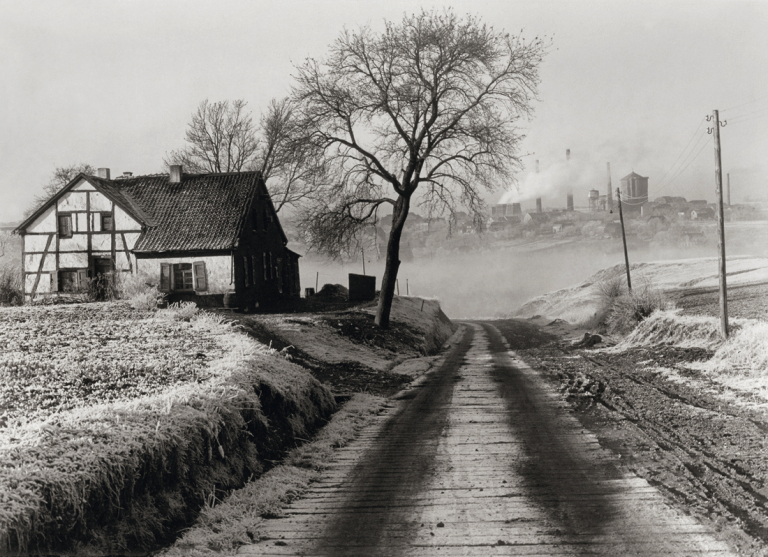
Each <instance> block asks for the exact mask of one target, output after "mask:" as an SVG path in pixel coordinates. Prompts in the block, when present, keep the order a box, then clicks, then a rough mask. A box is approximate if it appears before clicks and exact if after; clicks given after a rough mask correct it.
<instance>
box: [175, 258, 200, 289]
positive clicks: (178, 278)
mask: <svg viewBox="0 0 768 557" xmlns="http://www.w3.org/2000/svg"><path fill="white" fill-rule="evenodd" d="M173 289H174V290H188V291H189V290H194V289H195V285H194V282H193V279H192V263H175V264H174V265H173Z"/></svg>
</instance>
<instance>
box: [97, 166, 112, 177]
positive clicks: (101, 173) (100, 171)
mask: <svg viewBox="0 0 768 557" xmlns="http://www.w3.org/2000/svg"><path fill="white" fill-rule="evenodd" d="M96 175H97V176H98V177H99V178H104V179H105V180H109V168H99V169H98V170H97V171H96Z"/></svg>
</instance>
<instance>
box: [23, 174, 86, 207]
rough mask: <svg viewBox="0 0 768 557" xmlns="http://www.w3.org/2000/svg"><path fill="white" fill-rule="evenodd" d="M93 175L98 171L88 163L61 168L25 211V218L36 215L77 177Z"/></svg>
mask: <svg viewBox="0 0 768 557" xmlns="http://www.w3.org/2000/svg"><path fill="white" fill-rule="evenodd" d="M81 172H82V173H83V174H88V175H93V174H96V169H95V168H94V167H93V166H91V165H90V164H87V163H80V164H72V165H70V166H59V167H57V168H56V169H55V170H54V171H53V174H52V175H51V178H50V180H48V183H47V184H45V185H43V192H42V193H41V194H39V195H36V196H35V200H34V202H33V203H32V205H31V206H30V207H29V208H28V209H27V210H26V211H24V218H27V217H28V216H29V215H31V214H32V213H34V212H35V211H36V210H37V208H38V207H40V206H41V205H42V204H43V203H45V202H46V201H48V200H49V199H50V198H51V197H53V196H54V195H56V194H57V193H58V192H59V190H60V189H61V188H63V187H64V186H66V185H67V184H69V183H70V182H71V181H72V180H73V179H74V178H75V176H77V175H78V174H80V173H81Z"/></svg>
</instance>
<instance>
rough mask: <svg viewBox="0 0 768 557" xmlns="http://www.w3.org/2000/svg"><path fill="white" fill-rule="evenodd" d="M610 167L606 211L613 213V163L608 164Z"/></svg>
mask: <svg viewBox="0 0 768 557" xmlns="http://www.w3.org/2000/svg"><path fill="white" fill-rule="evenodd" d="M606 165H607V166H608V191H607V192H606V195H605V210H606V211H613V187H612V186H611V163H606Z"/></svg>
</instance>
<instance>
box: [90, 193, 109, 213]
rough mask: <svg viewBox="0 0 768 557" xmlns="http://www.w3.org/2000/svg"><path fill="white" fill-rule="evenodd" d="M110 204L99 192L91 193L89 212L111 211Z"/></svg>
mask: <svg viewBox="0 0 768 557" xmlns="http://www.w3.org/2000/svg"><path fill="white" fill-rule="evenodd" d="M111 210H112V202H111V201H110V200H109V198H108V197H107V196H106V195H104V194H103V193H101V192H98V191H95V192H91V211H111Z"/></svg>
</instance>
